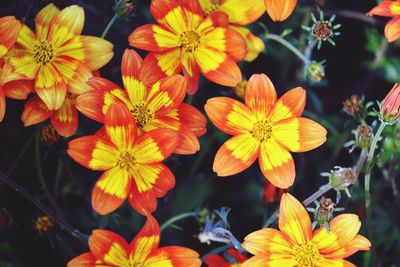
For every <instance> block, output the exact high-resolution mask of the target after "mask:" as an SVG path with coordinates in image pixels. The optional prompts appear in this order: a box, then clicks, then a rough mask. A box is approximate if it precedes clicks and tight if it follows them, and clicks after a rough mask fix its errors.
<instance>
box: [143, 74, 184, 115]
mask: <svg viewBox="0 0 400 267" xmlns="http://www.w3.org/2000/svg"><path fill="white" fill-rule="evenodd" d="M186 87H187V82H186V79H185V78H184V77H183V76H182V75H179V74H177V75H173V76H170V77H167V78H164V79H162V80H161V81H160V82H157V83H155V84H154V85H153V86H152V87H151V89H150V91H149V92H148V95H147V97H146V103H147V105H148V107H149V108H150V110H152V111H153V112H157V113H158V114H163V113H165V112H168V111H170V110H172V109H174V108H176V107H178V106H179V105H180V104H181V103H182V102H183V99H184V98H185V95H186Z"/></svg>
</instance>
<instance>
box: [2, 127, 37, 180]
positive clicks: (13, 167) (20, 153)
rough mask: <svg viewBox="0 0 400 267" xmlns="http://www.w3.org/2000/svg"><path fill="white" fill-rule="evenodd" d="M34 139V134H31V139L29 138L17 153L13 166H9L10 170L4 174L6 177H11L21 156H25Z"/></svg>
mask: <svg viewBox="0 0 400 267" xmlns="http://www.w3.org/2000/svg"><path fill="white" fill-rule="evenodd" d="M34 137H35V134H33V135H32V136H31V137H29V139H28V141H27V142H26V143H25V145H24V146H23V147H22V149H21V151H20V152H19V154H18V156H17V158H16V159H15V160H14V162H13V164H12V165H11V166H10V168H9V169H8V171H7V172H6V173H7V175H11V174H12V173H13V172H14V171H15V168H16V167H17V166H18V163H19V161H20V160H21V159H22V156H23V155H25V152H26V150H27V149H28V147H29V146H30V145H31V144H32V141H33V138H34Z"/></svg>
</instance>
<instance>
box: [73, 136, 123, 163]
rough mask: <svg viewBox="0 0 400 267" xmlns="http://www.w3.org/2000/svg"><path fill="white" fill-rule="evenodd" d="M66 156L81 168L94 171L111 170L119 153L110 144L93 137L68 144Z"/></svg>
mask: <svg viewBox="0 0 400 267" xmlns="http://www.w3.org/2000/svg"><path fill="white" fill-rule="evenodd" d="M67 154H68V155H69V156H70V157H71V158H72V159H73V160H75V161H76V162H78V163H79V164H81V165H82V166H84V167H86V168H89V169H92V170H95V171H104V170H108V169H110V168H113V167H114V166H116V164H117V161H118V158H119V152H118V150H117V149H116V148H115V146H114V145H113V144H112V143H111V142H109V141H107V140H103V139H101V138H100V137H98V136H94V135H91V136H83V137H79V138H76V139H74V140H72V141H71V142H69V144H68V150H67Z"/></svg>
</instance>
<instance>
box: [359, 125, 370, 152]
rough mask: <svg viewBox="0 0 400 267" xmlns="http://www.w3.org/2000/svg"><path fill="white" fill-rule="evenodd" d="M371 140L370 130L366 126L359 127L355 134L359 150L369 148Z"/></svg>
mask: <svg viewBox="0 0 400 267" xmlns="http://www.w3.org/2000/svg"><path fill="white" fill-rule="evenodd" d="M371 140H372V128H371V127H370V126H369V125H366V124H362V125H359V126H358V127H357V132H356V146H357V147H359V148H361V149H363V148H369V146H370V144H371Z"/></svg>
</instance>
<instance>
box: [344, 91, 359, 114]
mask: <svg viewBox="0 0 400 267" xmlns="http://www.w3.org/2000/svg"><path fill="white" fill-rule="evenodd" d="M343 110H344V112H346V113H347V114H348V115H349V116H351V117H354V118H358V117H359V116H360V114H361V112H362V101H361V99H360V97H359V96H358V95H352V96H351V97H350V98H348V99H346V100H345V101H343Z"/></svg>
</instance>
